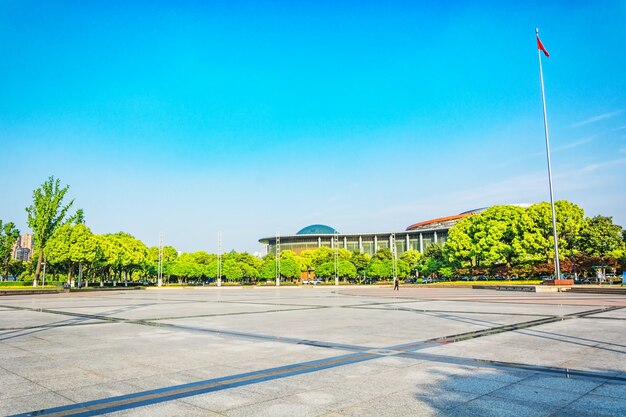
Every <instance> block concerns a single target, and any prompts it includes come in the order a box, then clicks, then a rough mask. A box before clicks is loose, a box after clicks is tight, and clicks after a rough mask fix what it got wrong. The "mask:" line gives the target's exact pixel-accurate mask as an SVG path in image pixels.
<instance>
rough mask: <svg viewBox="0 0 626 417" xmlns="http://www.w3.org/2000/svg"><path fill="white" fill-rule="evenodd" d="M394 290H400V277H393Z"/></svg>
mask: <svg viewBox="0 0 626 417" xmlns="http://www.w3.org/2000/svg"><path fill="white" fill-rule="evenodd" d="M393 290H394V291H400V280H399V279H398V277H395V278H394V279H393Z"/></svg>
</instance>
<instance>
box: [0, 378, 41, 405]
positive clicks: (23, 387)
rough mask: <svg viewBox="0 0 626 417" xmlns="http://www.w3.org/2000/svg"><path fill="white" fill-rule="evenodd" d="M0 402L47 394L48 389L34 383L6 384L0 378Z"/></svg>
mask: <svg viewBox="0 0 626 417" xmlns="http://www.w3.org/2000/svg"><path fill="white" fill-rule="evenodd" d="M0 381H1V382H0V400H4V399H10V398H16V397H23V396H25V395H31V394H38V393H42V392H48V391H49V390H48V388H46V387H42V386H41V385H39V384H36V383H34V382H19V383H15V382H12V383H11V382H7V381H5V380H4V379H3V378H2V377H0Z"/></svg>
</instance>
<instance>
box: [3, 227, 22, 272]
mask: <svg viewBox="0 0 626 417" xmlns="http://www.w3.org/2000/svg"><path fill="white" fill-rule="evenodd" d="M19 237H20V231H19V230H17V229H16V228H15V224H14V223H13V222H8V223H4V224H2V220H0V262H2V272H3V273H4V274H3V276H4V280H5V281H7V280H8V279H9V264H10V262H11V257H12V255H13V253H12V252H13V245H15V243H16V242H17V239H18V238H19Z"/></svg>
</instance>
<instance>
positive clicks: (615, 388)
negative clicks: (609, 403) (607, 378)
mask: <svg viewBox="0 0 626 417" xmlns="http://www.w3.org/2000/svg"><path fill="white" fill-rule="evenodd" d="M590 394H594V395H604V396H607V397H615V398H623V399H624V401H626V385H622V384H611V383H610V382H607V383H604V384H602V385H600V386H599V387H597V388H595V389H594V390H592V391H591V392H590Z"/></svg>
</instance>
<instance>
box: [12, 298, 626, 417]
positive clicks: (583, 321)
mask: <svg viewBox="0 0 626 417" xmlns="http://www.w3.org/2000/svg"><path fill="white" fill-rule="evenodd" d="M624 306H626V297H620V296H615V295H590V294H567V293H540V294H539V293H501V292H495V291H489V290H471V289H418V288H406V287H405V288H401V291H400V292H395V293H394V292H393V291H392V290H391V288H378V287H372V288H367V287H341V288H339V289H336V288H334V287H316V288H313V287H306V288H288V287H281V288H250V289H248V288H244V289H242V288H220V289H218V288H198V289H149V290H146V291H120V292H101V293H95V292H91V293H80V294H76V293H73V294H54V295H40V296H9V297H0V415H15V414H20V413H29V412H34V411H37V410H47V412H48V413H49V415H76V414H79V413H81V412H85V411H86V410H87V408H85V407H90V408H89V410H90V411H89V412H90V413H91V414H90V415H101V414H106V415H116V416H131V415H132V416H143V415H145V416H281V415H284V416H409V415H410V416H466V415H470V416H522V415H523V416H526V415H528V416H592V415H593V416H623V415H626V360H625V359H626V316H625V313H624V312H625V311H626V308H622V307H624ZM605 308H606V309H607V311H603V310H602V309H605ZM493 361H496V362H497V363H493ZM564 370H567V373H566V371H564ZM183 384H192V385H189V386H185V387H182V388H181V387H180V386H181V385H183ZM198 387H200V388H198ZM201 389H202V390H204V391H202V392H200V391H201ZM151 390H159V391H154V392H153V391H151ZM196 390H197V391H196ZM146 391H151V392H150V393H146ZM124 395H131V397H132V398H130V399H128V398H126V399H120V398H116V397H119V396H124ZM87 402H93V403H89V404H85V403H87ZM114 405H118V406H119V407H118V408H117V409H115V407H113V406H114ZM56 407H66V408H64V409H55V408H56ZM61 410H63V412H61ZM55 413H56V414H55ZM24 415H27V414H24ZM40 415H46V413H45V412H44V413H42V414H40Z"/></svg>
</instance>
